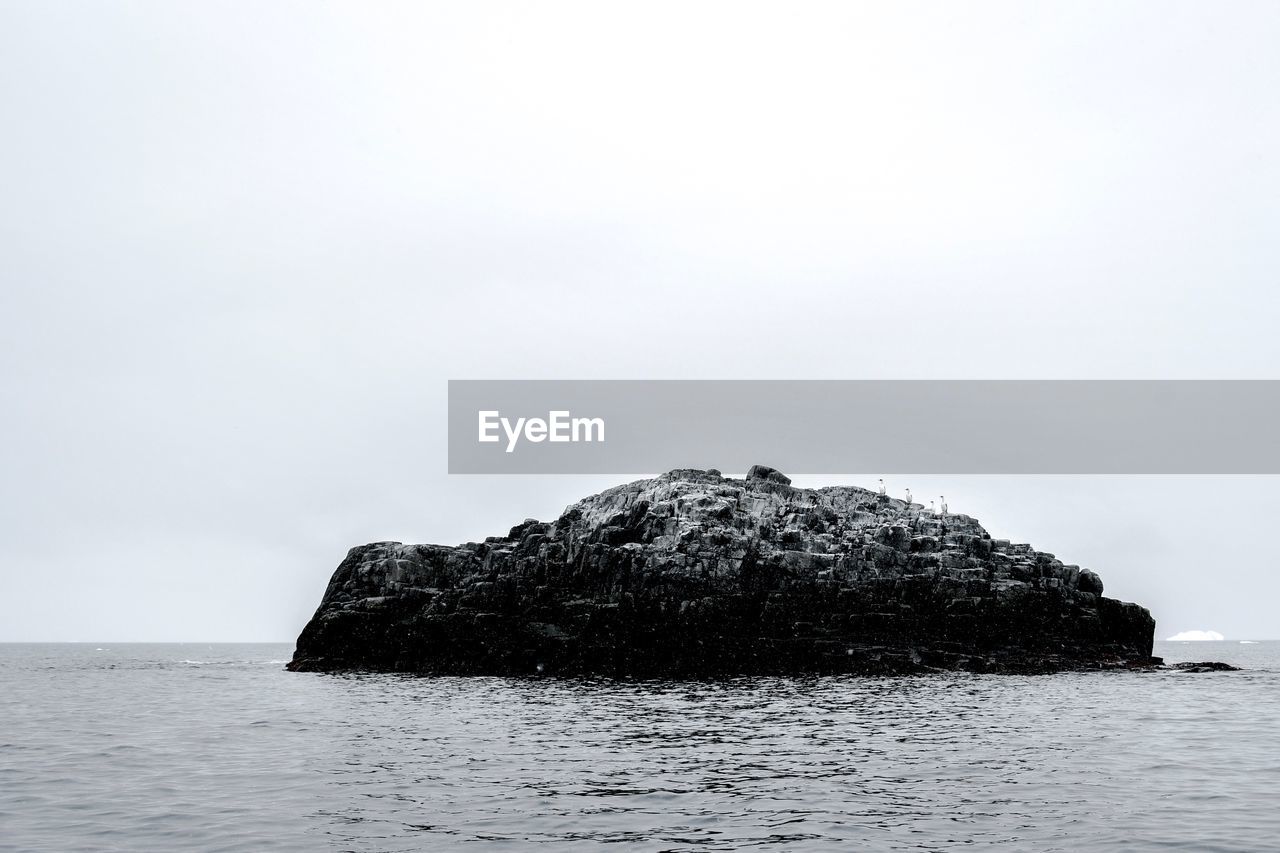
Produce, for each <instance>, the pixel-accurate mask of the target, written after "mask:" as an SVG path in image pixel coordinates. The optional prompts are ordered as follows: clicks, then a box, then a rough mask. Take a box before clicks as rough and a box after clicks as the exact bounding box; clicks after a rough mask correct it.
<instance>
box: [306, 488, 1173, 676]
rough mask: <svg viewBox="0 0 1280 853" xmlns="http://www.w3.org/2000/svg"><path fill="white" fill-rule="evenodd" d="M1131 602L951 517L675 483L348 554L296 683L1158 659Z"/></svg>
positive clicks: (869, 670) (875, 502)
mask: <svg viewBox="0 0 1280 853" xmlns="http://www.w3.org/2000/svg"><path fill="white" fill-rule="evenodd" d="M1154 629H1155V623H1154V621H1153V620H1152V618H1151V615H1150V614H1149V613H1148V612H1147V611H1146V609H1144V608H1142V607H1139V606H1138V605H1136V604H1127V603H1123V602H1120V601H1116V600H1114V599H1110V598H1104V597H1103V595H1102V581H1101V579H1100V578H1099V577H1098V576H1097V575H1096V574H1094V573H1093V572H1091V571H1088V570H1086V569H1081V568H1079V567H1077V566H1073V565H1066V564H1064V563H1063V562H1062V561H1060V560H1058V559H1056V558H1055V557H1054V556H1053V555H1052V554H1046V553H1043V552H1039V551H1035V550H1033V549H1032V548H1031V547H1030V546H1029V545H1019V544H1013V543H1011V542H1008V541H1005V540H1001V539H992V538H991V537H990V536H989V535H988V534H987V532H986V531H985V530H983V528H982V527H981V526H980V525H979V524H978V522H977V521H975V520H974V519H972V518H970V517H968V516H965V515H946V516H938V515H931V514H929V513H928V512H925V511H923V510H922V509H921V507H920V506H919V505H916V504H907V503H905V502H903V501H900V500H894V499H892V498H889V497H886V496H883V495H878V494H875V493H873V492H869V491H867V490H865V489H860V488H852V487H845V486H841V487H828V488H822V489H798V488H794V487H792V486H791V485H790V480H789V479H788V478H787V477H785V476H784V475H782V474H781V473H779V472H777V471H775V470H774V469H772V468H766V467H763V466H756V467H754V468H752V470H751V472H750V473H749V474H748V476H747V478H746V479H744V480H736V479H730V478H727V477H723V476H721V475H720V473H719V472H718V471H714V470H712V471H697V470H677V471H671V472H670V473H667V474H664V475H662V476H660V477H657V478H654V479H652V480H641V481H637V482H634V483H628V484H626V485H623V486H618V487H616V488H613V489H609V490H608V491H605V492H602V493H601V494H598V495H594V496H592V497H589V498H586V499H584V500H582V501H579V502H578V503H576V504H574V505H572V506H570V507H569V508H568V509H566V510H565V511H564V513H563V514H562V515H561V516H560V517H559V518H558V519H556V520H555V521H552V522H539V521H535V520H532V519H530V520H527V521H525V522H523V523H521V524H518V525H516V526H515V527H513V528H512V529H511V532H510V533H508V534H507V535H506V536H495V537H490V538H488V539H486V540H485V541H484V542H479V543H468V544H465V545H459V546H457V547H445V546H441V545H402V544H400V543H399V542H376V543H373V544H371V545H364V546H360V547H357V548H353V549H351V551H350V552H349V553H348V554H347V557H346V559H345V560H343V561H342V564H341V565H340V566H338V569H337V571H336V572H334V575H333V579H332V580H331V581H330V583H329V587H328V589H327V590H326V591H325V595H324V599H323V601H322V602H321V604H320V608H319V610H317V611H316V614H315V616H314V617H313V618H312V620H311V621H310V623H308V624H307V626H306V628H305V629H304V630H303V632H302V635H301V636H300V637H299V638H298V645H297V650H296V652H295V654H294V658H293V661H292V662H291V663H290V664H289V667H290V668H291V669H295V670H346V669H368V670H384V671H405V672H419V673H432V674H477V675H480V674H484V675H518V674H534V673H544V674H563V675H585V674H590V675H604V676H634V677H667V676H671V677H704V676H720V675H736V674H766V673H770V674H778V673H799V672H813V673H859V674H898V673H913V672H928V671H933V670H956V669H960V670H972V671H980V672H1051V671H1057V670H1064V669H1085V668H1098V667H1119V666H1126V665H1142V664H1150V663H1154V662H1156V661H1155V660H1154V659H1152V658H1151V657H1150V655H1151V650H1152V639H1153V634H1154Z"/></svg>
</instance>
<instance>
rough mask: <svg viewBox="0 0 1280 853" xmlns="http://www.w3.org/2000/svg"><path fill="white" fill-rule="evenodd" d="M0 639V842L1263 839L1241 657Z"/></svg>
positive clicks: (851, 845) (1263, 675) (1268, 760)
mask: <svg viewBox="0 0 1280 853" xmlns="http://www.w3.org/2000/svg"><path fill="white" fill-rule="evenodd" d="M291 652H292V648H291V646H288V645H204V644H184V645H111V644H101V645H93V644H88V645H81V644H74V645H62V644H59V645H0V849H3V850H21V851H29V850H31V851H34V850H50V851H60V853H61V851H73V850H122V851H137V850H156V851H175V850H201V851H215V850H225V851H260V850H300V851H316V850H352V851H399V850H442V849H451V848H454V847H459V848H465V849H468V850H472V849H474V850H484V849H489V848H494V849H498V848H502V849H511V850H521V849H526V848H529V847H532V846H535V845H543V846H548V848H549V849H555V850H570V849H597V848H598V847H600V846H601V845H602V844H603V843H606V842H625V843H627V844H628V845H630V846H631V847H632V848H634V849H639V850H704V849H711V850H741V849H750V848H760V847H769V848H775V849H779V850H833V849H839V850H867V851H892V850H917V851H918V850H958V849H965V850H975V849H997V850H1016V851H1043V850H1063V851H1080V850H1139V851H1140V850H1166V849H1177V850H1194V851H1225V850H1230V851H1259V850H1280V643H1274V642H1272V643H1259V644H1256V645H1241V644H1238V643H1185V644H1184V643H1161V644H1159V647H1158V648H1157V650H1156V653H1157V654H1162V655H1164V656H1165V657H1166V658H1168V659H1169V660H1203V659H1216V660H1225V661H1228V662H1232V663H1236V664H1238V665H1241V666H1245V667H1248V670H1247V671H1244V672H1232V673H1209V674H1200V675H1191V674H1176V673H1156V674H1134V673H1097V674H1087V675H1057V676H1042V677H998V676H979V675H948V676H939V677H916V678H894V679H879V678H877V679H857V678H812V679H782V678H770V679H758V678H753V679H741V680H733V681H727V682H723V683H687V682H685V683H610V682H590V681H557V680H541V681H538V680H505V679H496V678H445V679H423V678H411V677H402V676H369V675H364V676H334V675H319V674H293V673H288V672H285V671H284V670H283V668H282V667H283V664H284V662H285V660H286V659H287V658H288V657H289V655H290V653H291Z"/></svg>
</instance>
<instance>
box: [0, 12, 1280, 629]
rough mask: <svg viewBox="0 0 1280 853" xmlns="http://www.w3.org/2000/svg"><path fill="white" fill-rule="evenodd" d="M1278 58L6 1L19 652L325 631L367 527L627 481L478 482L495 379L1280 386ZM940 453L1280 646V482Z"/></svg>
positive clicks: (432, 528)
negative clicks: (478, 407) (1276, 542)
mask: <svg viewBox="0 0 1280 853" xmlns="http://www.w3.org/2000/svg"><path fill="white" fill-rule="evenodd" d="M1277 44H1280V5H1277V4H1274V3H1246V2H1233V3H1230V4H1209V3H1203V2H1198V3H1180V2H1167V0H1161V2H1127V3H1126V2H1114V0H1109V1H1108V2H1098V3H1087V2H1078V0H1072V2H1062V3H1047V2H1042V3H1035V4H1031V3H1022V2H1017V3H966V4H955V3H908V2H893V3H890V2H881V3H830V4H821V3H773V4H767V5H765V4H762V5H756V4H747V3H740V2H736V3H724V4H711V3H705V4H698V3H693V4H690V3H673V4H660V3H653V2H646V3H633V4H626V5H623V4H615V3H608V4H604V3H590V2H584V3H574V4H569V3H537V4H532V3H519V4H516V3H513V4H503V3H379V2H367V0H364V1H363V2H350V3H326V2H316V0H306V2H268V3H261V2H217V3H214V2H205V3H191V2H180V1H179V0H162V2H129V3H125V2H102V3H83V2H58V0H24V1H23V2H14V0H0V116H3V130H2V131H0V400H2V401H3V403H2V405H3V409H2V411H0V414H2V415H3V417H2V419H0V437H2V439H3V441H2V442H0V586H2V589H3V600H4V603H5V607H4V609H3V610H4V612H3V615H0V640H113V641H121V640H291V639H292V638H293V637H295V636H296V634H297V632H298V630H300V629H301V627H302V625H303V623H304V622H305V620H306V619H307V618H308V617H309V615H310V613H311V611H312V610H313V609H314V607H315V606H316V604H317V603H318V602H319V598H320V595H321V592H322V591H323V589H324V586H325V583H326V582H327V580H328V577H329V575H330V573H331V572H332V570H333V568H334V566H336V564H337V563H338V561H339V560H340V559H341V558H342V556H343V555H344V553H345V551H346V549H347V548H348V547H349V546H351V545H354V544H358V543H362V542H366V541H372V540H378V539H388V538H390V539H401V540H404V541H431V542H441V543H456V542H459V541H463V540H467V539H475V538H479V537H483V536H485V535H489V534H493V533H500V532H505V530H506V529H507V528H508V527H509V526H510V525H511V524H513V523H514V522H516V521H519V520H520V519H522V518H524V517H526V516H537V517H543V518H548V517H553V516H555V515H556V514H558V513H559V511H560V510H561V509H562V508H563V507H564V506H565V505H566V504H567V503H569V502H571V501H572V500H574V499H576V498H577V497H580V496H582V495H585V494H587V493H589V492H592V491H595V490H597V489H598V488H601V487H604V486H607V485H611V484H613V482H615V479H609V478H590V477H545V478H537V477H527V478H516V477H511V478H500V477H472V478H468V477H449V476H447V475H446V473H445V467H446V453H445V450H446V448H445V435H444V428H445V409H444V406H445V391H446V386H445V382H446V380H447V379H449V378H561V377H563V378H597V377H598V378H607V377H619V378H881V377H883V378H916V377H936V378H1035V377H1045V378H1144V377H1179V378H1276V377H1277V366H1278V365H1280V337H1278V336H1277V334H1276V324H1277V320H1278V319H1280V293H1278V291H1277V287H1276V285H1277V271H1278V270H1280V266H1278V264H1277V260H1278V258H1277V256H1278V254H1280V240H1277V239H1276V235H1277V233H1278V226H1280V215H1278V213H1280V210H1278V209H1280V169H1278V168H1277V164H1278V163H1280V155H1277V152H1280V98H1278V97H1277V93H1278V92H1280V51H1277V50H1276V45H1277ZM760 461H761V462H763V463H768V462H769V460H768V459H767V458H762V459H761V460H760ZM715 465H717V460H714V459H708V460H706V466H707V467H711V466H715ZM878 473H879V472H869V473H868V475H867V477H865V478H862V479H861V480H860V482H862V483H863V484H866V485H869V484H871V483H874V480H875V477H876V476H877V475H878ZM912 480H913V482H905V481H904V482H903V483H902V485H910V486H912V487H913V490H914V491H915V493H916V495H917V496H926V495H930V494H937V493H945V494H947V496H948V498H949V500H950V503H951V506H952V508H953V509H954V510H956V511H962V512H970V513H971V514H974V515H976V516H978V517H979V518H980V519H982V520H983V521H984V522H985V523H986V524H987V526H988V528H989V529H991V530H992V532H993V533H995V534H996V535H1001V536H1008V537H1011V538H1014V539H1017V540H1020V541H1030V542H1032V543H1033V544H1035V545H1036V546H1037V547H1040V548H1043V549H1047V550H1050V551H1053V552H1055V553H1057V554H1058V555H1059V556H1061V557H1062V558H1063V559H1064V560H1066V561H1067V562H1075V563H1080V564H1082V565H1086V566H1089V567H1091V568H1094V569H1096V570H1097V571H1099V572H1100V573H1101V575H1102V577H1103V579H1104V581H1105V582H1106V584H1107V587H1108V591H1109V593H1113V594H1116V595H1118V596H1120V597H1123V598H1126V599H1130V600H1137V601H1140V602H1142V603H1143V604H1146V605H1147V606H1149V607H1151V609H1152V610H1153V612H1154V613H1155V615H1156V617H1157V619H1158V620H1159V627H1158V629H1157V633H1158V635H1159V636H1168V635H1171V634H1173V633H1175V632H1177V631H1182V630H1187V629H1195V628H1200V629H1212V630H1217V631H1220V632H1222V633H1224V634H1226V635H1227V636H1228V637H1232V638H1249V639H1260V638H1280V608H1277V607H1276V606H1275V602H1276V600H1277V593H1278V592H1280V580H1278V578H1280V572H1278V571H1277V570H1278V569H1280V567H1278V566H1277V558H1276V557H1275V556H1274V554H1275V549H1274V548H1272V547H1271V544H1270V537H1271V535H1272V534H1273V531H1274V530H1275V525H1276V522H1275V517H1276V499H1275V497H1274V494H1273V493H1274V490H1275V488H1276V485H1277V484H1276V481H1275V480H1274V479H1273V478H1265V477H1257V478H1221V479H1214V478H1181V479H1175V478H1138V479H1125V478H1056V479H1025V478H1023V479H1019V478H965V479H960V478H947V479H946V480H937V481H935V482H926V481H924V480H922V479H921V478H912ZM833 481H834V478H804V479H803V480H802V481H800V482H801V484H805V485H821V484H824V483H826V482H833ZM843 481H849V478H844V479H843Z"/></svg>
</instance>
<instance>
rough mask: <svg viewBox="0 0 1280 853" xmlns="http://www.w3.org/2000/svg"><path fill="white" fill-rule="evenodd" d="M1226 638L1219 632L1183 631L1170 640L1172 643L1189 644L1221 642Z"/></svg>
mask: <svg viewBox="0 0 1280 853" xmlns="http://www.w3.org/2000/svg"><path fill="white" fill-rule="evenodd" d="M1225 639H1226V637H1224V636H1222V635H1221V634H1219V633H1218V632H1217V631H1183V632H1182V633H1180V634H1174V635H1173V636H1172V637H1170V638H1169V639H1168V642H1170V643H1189V642H1221V641H1222V640H1225Z"/></svg>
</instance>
